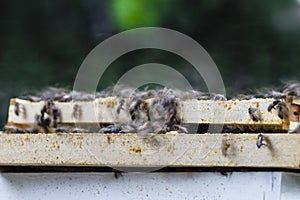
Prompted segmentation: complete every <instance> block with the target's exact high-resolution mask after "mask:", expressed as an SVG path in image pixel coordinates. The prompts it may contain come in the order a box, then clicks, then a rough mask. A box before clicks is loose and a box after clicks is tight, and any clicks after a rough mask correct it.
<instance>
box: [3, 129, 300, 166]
mask: <svg viewBox="0 0 300 200" xmlns="http://www.w3.org/2000/svg"><path fill="white" fill-rule="evenodd" d="M264 136H265V138H266V141H267V146H262V147H261V148H260V149H258V148H257V147H256V140H257V135H256V134H160V135H152V137H149V138H147V139H145V138H141V137H139V136H138V135H137V134H96V133H90V134H86V133H85V134H79V133H78V134H4V133H2V134H0V149H1V151H0V165H6V166H7V165H8V166H18V165H22V166H114V167H157V166H175V167H195V166H196V167H216V166H217V167H279V168H281V167H282V168H294V169H300V148H299V144H300V134H265V135H264Z"/></svg>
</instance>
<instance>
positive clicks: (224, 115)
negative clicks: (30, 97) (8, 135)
mask: <svg viewBox="0 0 300 200" xmlns="http://www.w3.org/2000/svg"><path fill="white" fill-rule="evenodd" d="M119 101H120V99H118V98H116V97H110V98H99V99H96V100H95V101H78V102H69V103H63V102H55V105H56V106H57V107H58V108H59V109H60V110H61V111H62V112H61V113H62V123H68V124H70V123H74V122H77V123H114V122H128V121H130V120H131V118H130V116H129V114H128V112H127V111H125V110H121V112H120V114H117V112H116V110H117V107H118V105H119ZM272 102H273V99H255V100H243V101H211V100H205V101H204V100H201V101H198V100H187V101H181V102H179V105H178V111H179V112H178V113H179V116H180V117H181V119H182V122H183V123H196V124H227V125H245V126H248V125H251V126H257V127H260V126H269V128H272V129H274V130H288V129H289V121H283V120H281V119H280V118H279V117H278V116H277V112H276V111H275V110H274V109H273V110H272V111H271V112H268V110H267V108H268V106H269V105H270V104H271V103H272ZM16 103H18V104H19V105H20V106H21V107H22V109H23V110H24V113H23V114H22V113H19V115H16V114H15V112H14V106H15V104H16ZM44 104H45V102H29V101H25V100H21V99H12V100H11V103H10V108H9V118H8V124H14V125H22V124H23V125H24V124H25V125H30V124H34V123H35V115H37V114H40V110H41V109H42V107H43V105H44ZM75 105H77V106H79V107H80V108H81V115H80V116H79V117H77V118H75V117H74V115H73V112H74V106H75ZM250 107H252V108H259V109H260V111H261V113H262V120H260V121H257V122H255V121H253V120H251V118H250V116H249V114H248V108H250Z"/></svg>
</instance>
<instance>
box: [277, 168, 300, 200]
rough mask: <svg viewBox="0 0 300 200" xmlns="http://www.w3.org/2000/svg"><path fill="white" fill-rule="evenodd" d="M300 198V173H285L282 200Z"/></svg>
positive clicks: (297, 199)
mask: <svg viewBox="0 0 300 200" xmlns="http://www.w3.org/2000/svg"><path fill="white" fill-rule="evenodd" d="M299 199H300V174H296V173H283V174H282V183H281V200H299Z"/></svg>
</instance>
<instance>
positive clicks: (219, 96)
mask: <svg viewBox="0 0 300 200" xmlns="http://www.w3.org/2000/svg"><path fill="white" fill-rule="evenodd" d="M212 100H213V101H227V99H226V97H225V96H224V95H222V94H214V95H213V97H212Z"/></svg>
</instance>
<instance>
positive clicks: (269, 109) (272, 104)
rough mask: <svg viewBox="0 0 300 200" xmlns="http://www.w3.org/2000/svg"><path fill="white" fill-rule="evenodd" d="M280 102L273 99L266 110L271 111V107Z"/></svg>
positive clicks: (273, 107)
mask: <svg viewBox="0 0 300 200" xmlns="http://www.w3.org/2000/svg"><path fill="white" fill-rule="evenodd" d="M279 102H280V100H278V99H277V100H275V101H273V103H271V104H270V105H269V106H268V112H271V110H272V109H275V106H276V105H277V104H278V103H279Z"/></svg>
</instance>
